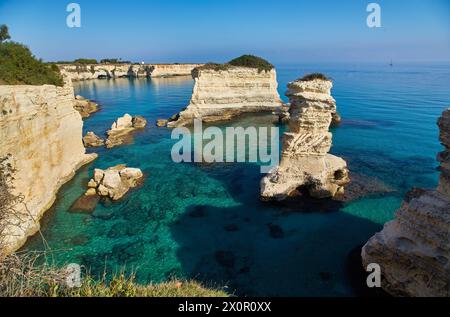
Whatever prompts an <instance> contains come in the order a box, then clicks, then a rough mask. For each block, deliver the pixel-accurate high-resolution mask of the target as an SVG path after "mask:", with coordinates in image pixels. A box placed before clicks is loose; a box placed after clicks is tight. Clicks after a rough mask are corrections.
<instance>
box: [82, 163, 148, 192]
mask: <svg viewBox="0 0 450 317" xmlns="http://www.w3.org/2000/svg"><path fill="white" fill-rule="evenodd" d="M143 177H144V174H143V173H142V171H141V170H140V169H138V168H130V167H126V166H125V165H117V166H114V167H110V168H108V169H106V170H101V169H95V171H94V178H93V179H91V180H90V181H89V183H88V187H89V189H88V191H87V192H86V195H91V194H92V193H93V191H95V193H96V194H97V195H98V196H102V197H109V198H111V199H112V200H119V199H121V198H122V197H123V196H125V194H126V193H127V192H128V191H129V190H130V189H131V188H134V187H136V186H138V185H139V183H140V182H141V181H142V179H143ZM88 193H89V194H88Z"/></svg>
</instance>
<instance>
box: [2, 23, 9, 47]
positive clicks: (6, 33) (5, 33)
mask: <svg viewBox="0 0 450 317" xmlns="http://www.w3.org/2000/svg"><path fill="white" fill-rule="evenodd" d="M10 38H11V36H10V35H9V30H8V27H7V26H6V25H5V24H2V25H1V26H0V43H2V42H4V41H6V40H9V39H10Z"/></svg>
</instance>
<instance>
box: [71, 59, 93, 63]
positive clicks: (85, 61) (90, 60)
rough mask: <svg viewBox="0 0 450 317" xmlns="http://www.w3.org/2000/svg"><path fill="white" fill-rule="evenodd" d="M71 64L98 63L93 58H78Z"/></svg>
mask: <svg viewBox="0 0 450 317" xmlns="http://www.w3.org/2000/svg"><path fill="white" fill-rule="evenodd" d="M73 64H98V62H97V60H96V59H94V58H79V59H76V60H74V61H73Z"/></svg>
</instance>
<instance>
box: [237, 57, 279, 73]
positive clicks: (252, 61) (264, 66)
mask: <svg viewBox="0 0 450 317" xmlns="http://www.w3.org/2000/svg"><path fill="white" fill-rule="evenodd" d="M228 64H230V65H233V66H241V67H250V68H258V71H259V72H262V71H266V72H268V71H271V70H272V69H273V68H274V67H273V65H272V64H270V63H269V62H268V61H266V60H265V59H263V58H261V57H258V56H254V55H242V56H241V57H238V58H235V59H233V60H231V61H229V62H228Z"/></svg>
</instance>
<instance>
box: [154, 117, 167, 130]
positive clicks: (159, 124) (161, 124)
mask: <svg viewBox="0 0 450 317" xmlns="http://www.w3.org/2000/svg"><path fill="white" fill-rule="evenodd" d="M168 122H169V120H167V119H158V120H157V121H156V126H157V127H160V128H162V127H165V126H167V123H168Z"/></svg>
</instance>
